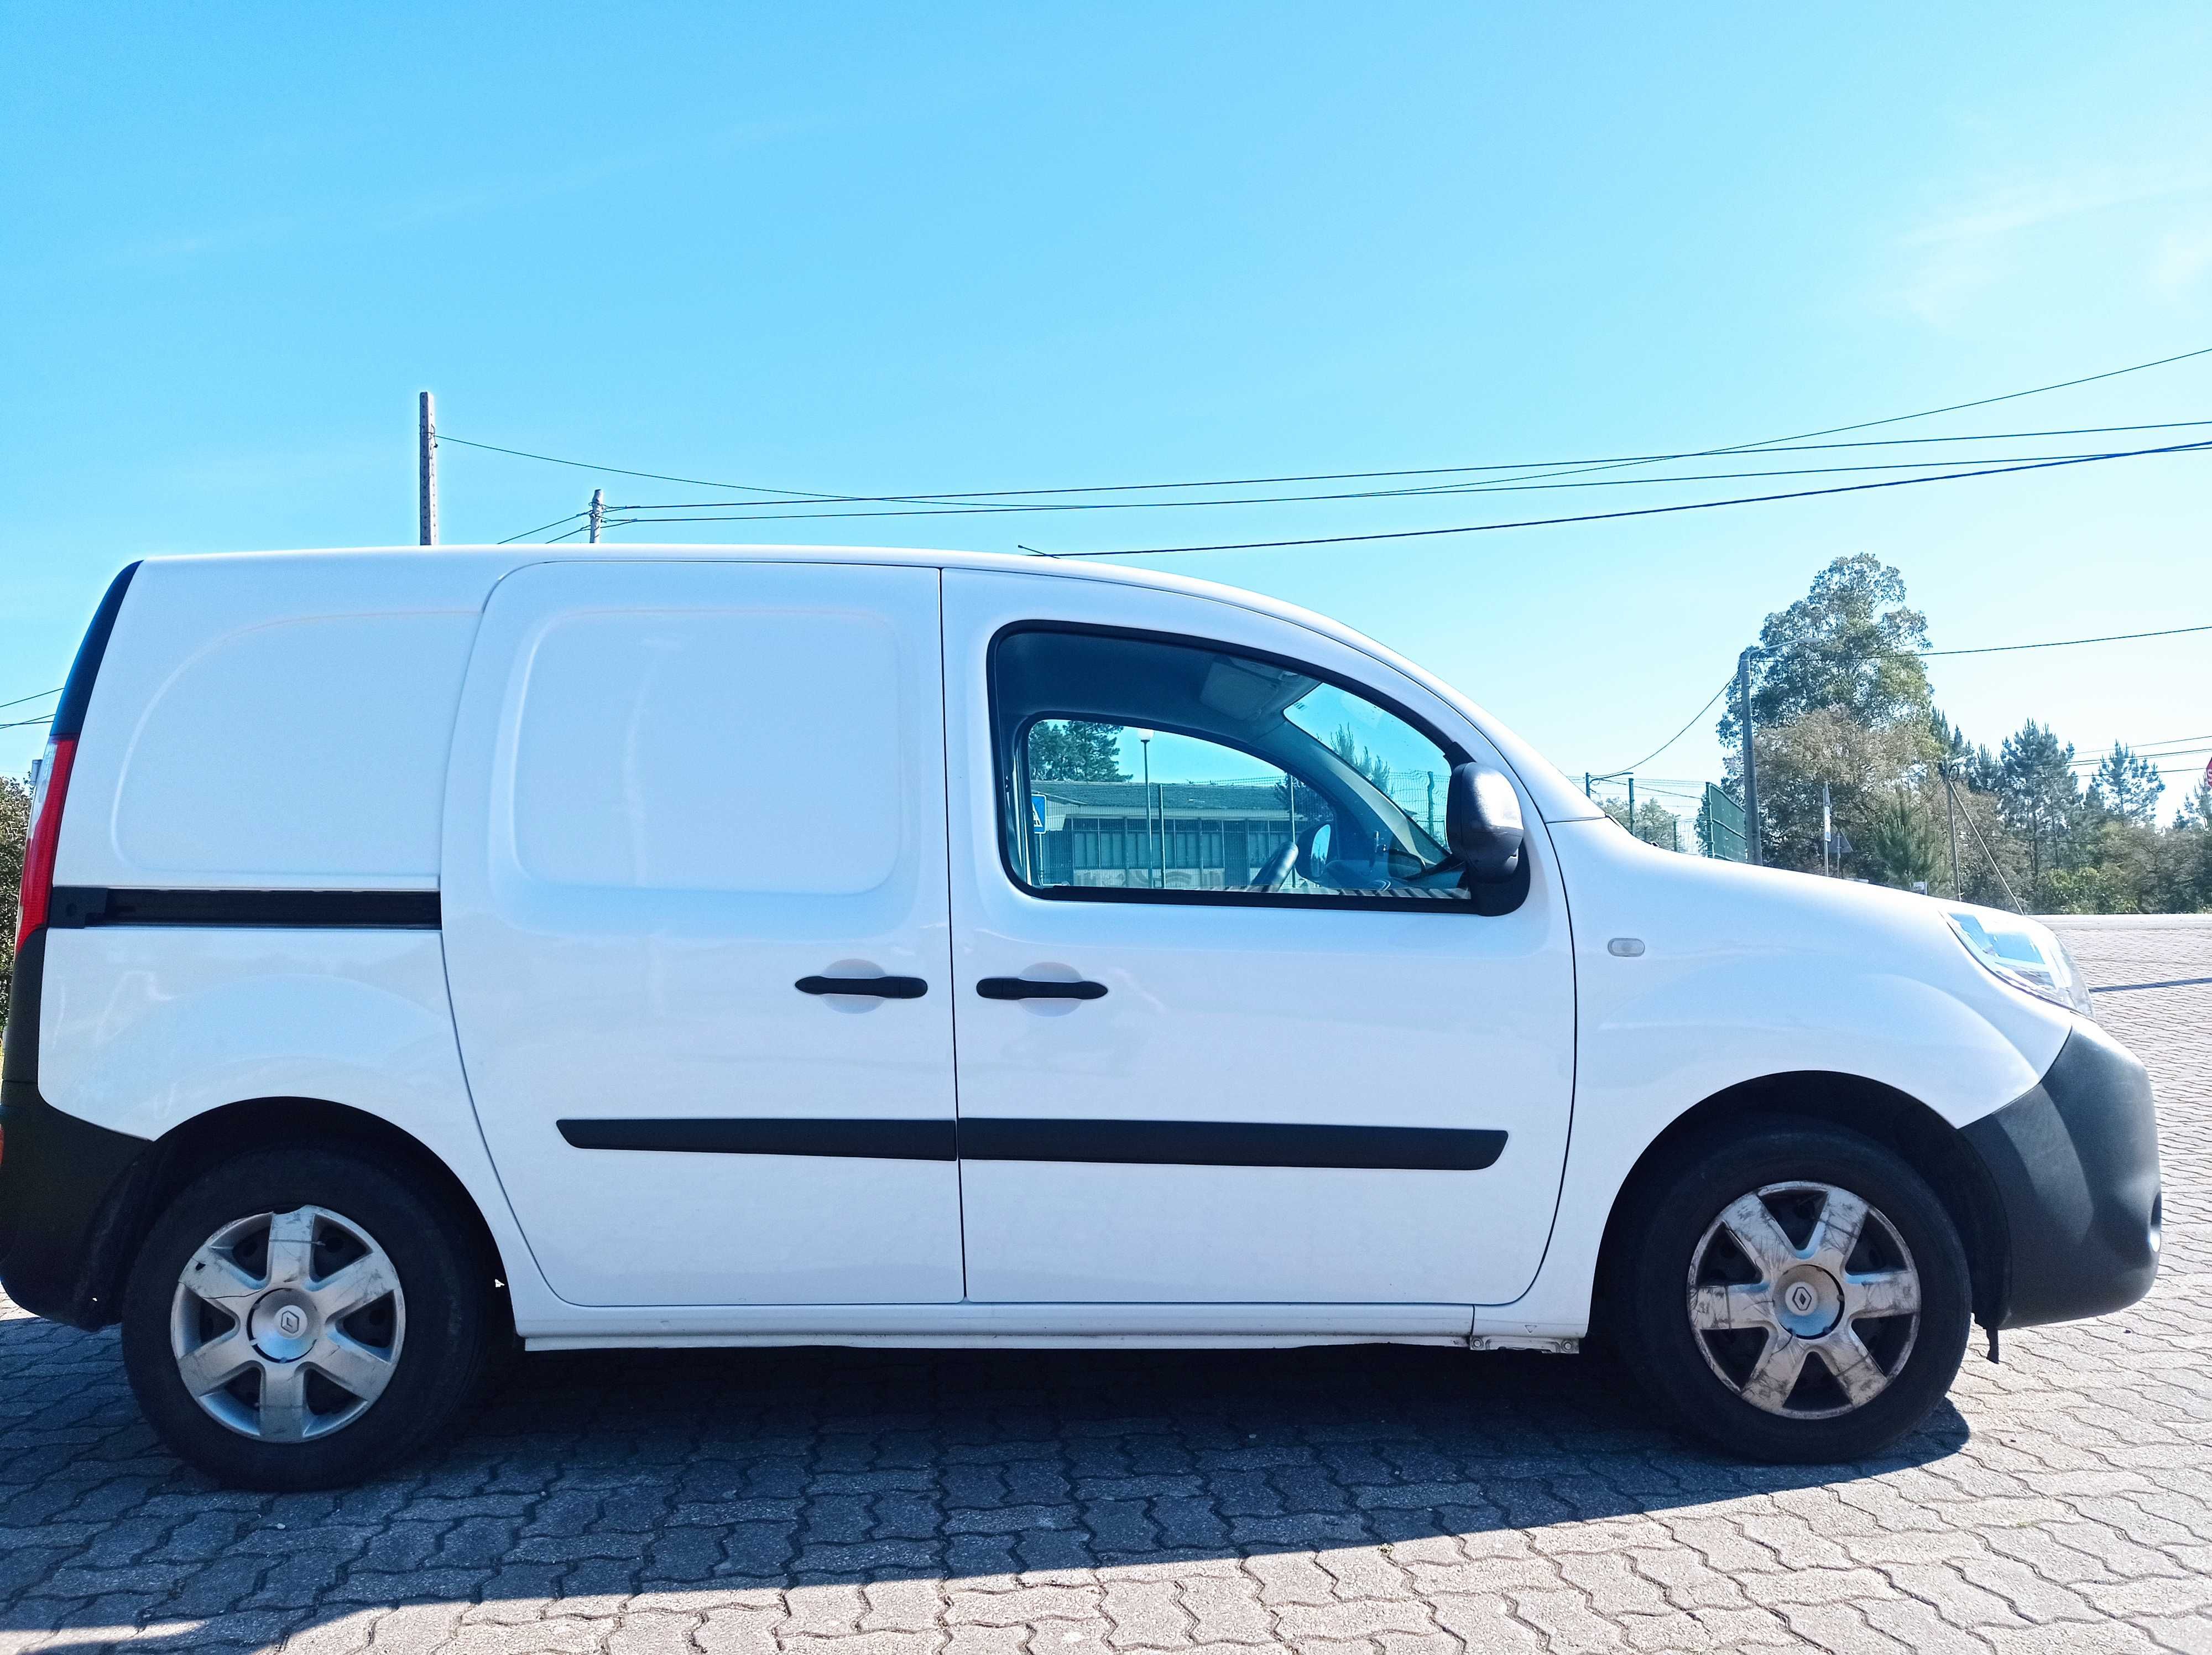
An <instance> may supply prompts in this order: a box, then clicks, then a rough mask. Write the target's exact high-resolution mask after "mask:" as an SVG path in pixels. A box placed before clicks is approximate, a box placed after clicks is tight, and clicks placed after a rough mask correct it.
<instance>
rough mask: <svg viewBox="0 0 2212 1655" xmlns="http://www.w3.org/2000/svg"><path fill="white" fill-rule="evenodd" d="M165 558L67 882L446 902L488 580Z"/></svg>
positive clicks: (84, 783)
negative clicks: (458, 763) (461, 738)
mask: <svg viewBox="0 0 2212 1655" xmlns="http://www.w3.org/2000/svg"><path fill="white" fill-rule="evenodd" d="M368 565H369V560H366V559H359V558H350V557H330V558H305V557H293V558H239V559H182V560H177V561H173V562H172V561H167V560H156V561H154V562H151V563H146V564H144V565H143V566H142V568H141V569H140V570H139V572H138V575H137V578H136V579H135V580H134V581H132V584H131V594H130V601H129V602H128V603H126V604H125V605H123V608H122V611H121V613H120V614H119V615H118V618H117V620H116V624H115V627H114V630H113V633H112V636H111V638H110V641H109V648H108V650H107V654H106V660H104V662H103V663H102V666H101V669H100V683H99V689H98V692H97V693H96V694H95V695H94V696H93V697H92V700H91V705H90V707H89V708H88V713H87V717H86V722H85V728H84V733H83V738H82V743H81V745H80V746H79V748H78V751H77V758H76V770H75V774H74V776H73V778H72V780H71V782H70V803H69V809H68V811H67V812H66V813H65V814H64V818H63V821H62V832H61V842H60V844H59V847H58V856H57V860H56V868H55V879H56V883H57V884H58V885H71V886H89V887H94V888H106V887H116V886H122V887H138V888H153V889H168V888H179V887H182V888H194V889H197V888H206V887H216V888H222V887H226V886H228V887H240V888H252V889H262V890H266V889H271V888H284V887H293V888H301V887H304V888H311V889H371V890H374V889H386V890H389V889H407V888H415V889H425V890H427V889H431V888H434V887H435V885H436V884H437V878H438V848H439V824H440V817H441V810H442V806H443V800H444V796H445V773H446V751H447V744H448V742H449V741H450V739H451V735H452V731H453V713H454V709H455V707H456V706H457V705H458V703H459V698H460V685H461V676H462V673H463V672H465V670H466V667H467V665H468V655H469V649H470V646H471V642H472V641H473V639H474V637H475V632H476V618H477V613H478V611H479V610H480V609H481V607H482V604H483V593H484V591H485V589H486V588H487V587H488V585H489V571H487V570H484V569H481V568H477V567H475V566H472V565H468V564H463V565H460V566H458V567H455V566H445V567H435V566H427V565H426V566H425V567H424V568H423V569H422V571H421V572H420V574H419V575H417V574H416V572H415V571H412V570H410V571H408V572H407V574H408V578H406V579H404V580H395V579H393V578H392V576H393V575H394V574H395V573H396V571H394V570H393V569H392V566H391V564H390V563H389V561H388V560H386V561H385V562H384V564H383V568H382V570H381V574H380V575H379V571H377V570H376V569H373V568H371V567H369V566H368Z"/></svg>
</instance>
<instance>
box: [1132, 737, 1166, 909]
mask: <svg viewBox="0 0 2212 1655" xmlns="http://www.w3.org/2000/svg"><path fill="white" fill-rule="evenodd" d="M1137 741H1138V745H1140V746H1142V747H1143V748H1144V750H1145V838H1146V841H1147V842H1148V843H1146V846H1145V849H1146V852H1148V853H1149V852H1150V851H1151V850H1152V844H1151V843H1149V842H1150V841H1151V839H1152V732H1151V731H1150V730H1139V731H1138V732H1137ZM1145 861H1146V863H1147V864H1150V862H1151V861H1152V856H1151V855H1149V854H1148V855H1146V858H1145ZM1145 877H1146V879H1150V878H1152V868H1151V867H1150V866H1147V867H1146V869H1145ZM1162 883H1165V881H1162Z"/></svg>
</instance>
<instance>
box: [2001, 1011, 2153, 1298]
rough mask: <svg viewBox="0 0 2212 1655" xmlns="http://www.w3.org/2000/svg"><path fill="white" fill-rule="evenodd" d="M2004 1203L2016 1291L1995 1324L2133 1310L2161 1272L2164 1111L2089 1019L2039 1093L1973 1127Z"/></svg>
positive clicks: (2136, 1069)
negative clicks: (2161, 1118) (2161, 1114)
mask: <svg viewBox="0 0 2212 1655" xmlns="http://www.w3.org/2000/svg"><path fill="white" fill-rule="evenodd" d="M1966 1141H1967V1142H1968V1143H1970V1144H1972V1146H1973V1147H1974V1151H1975V1153H1977V1154H1978V1155H1979V1156H1980V1157H1981V1158H1982V1161H1983V1164H1984V1165H1986V1166H1987V1167H1988V1168H1989V1171H1990V1178H1991V1179H1992V1181H1994V1182H1995V1183H1996V1188H1997V1194H1998V1196H1999V1198H2000V1200H2001V1201H2002V1203H2003V1206H2004V1214H2005V1228H2006V1232H2007V1235H2008V1252H2009V1268H2008V1272H2007V1275H2008V1289H2009V1291H2008V1293H2007V1294H2006V1302H2005V1304H2004V1306H2003V1309H2002V1313H2001V1316H2000V1317H1999V1319H1998V1321H1997V1323H1996V1325H1998V1326H2000V1327H2007V1328H2024V1327H2035V1326H2038V1325H2039V1324H2041V1323H2046V1322H2069V1321H2073V1320H2075V1319H2076V1318H2077V1317H2085V1316H2102V1315H2105V1314H2106V1312H2108V1311H2116V1310H2120V1309H2122V1308H2124V1307H2125V1306H2127V1305H2132V1304H2134V1303H2135V1302H2136V1300H2137V1299H2141V1298H2142V1296H2143V1295H2144V1294H2145V1293H2148V1292H2149V1291H2150V1287H2151V1283H2152V1282H2153V1281H2154V1280H2156V1279H2157V1276H2158V1252H2159V1223H2160V1201H2159V1169H2158V1115H2157V1110H2156V1106H2155V1104H2154V1103H2153V1101H2152V1098H2151V1087H2150V1076H2149V1074H2148V1072H2147V1071H2146V1070H2145V1069H2144V1068H2143V1066H2142V1063H2140V1062H2137V1061H2136V1057H2135V1056H2134V1054H2133V1053H2131V1052H2130V1051H2129V1050H2127V1049H2126V1048H2125V1047H2124V1046H2122V1045H2121V1044H2119V1043H2118V1042H2117V1041H2115V1040H2114V1039H2113V1038H2112V1037H2111V1036H2110V1035H2108V1034H2106V1032H2105V1031H2103V1030H2102V1029H2100V1028H2099V1027H2098V1026H2097V1025H2095V1024H2093V1023H2088V1022H2079V1023H2076V1024H2075V1028H2074V1032H2073V1034H2072V1035H2071V1036H2069V1037H2068V1039H2067V1042H2066V1044H2065V1046H2064V1048H2063V1050H2060V1052H2059V1054H2058V1056H2057V1061H2055V1062H2053V1063H2052V1064H2051V1069H2050V1072H2049V1073H2048V1074H2045V1076H2044V1077H2043V1079H2042V1080H2040V1081H2039V1082H2038V1083H2037V1084H2036V1085H2035V1086H2034V1087H2033V1088H2032V1089H2031V1090H2030V1091H2028V1092H2027V1093H2025V1094H2024V1095H2023V1096H2021V1097H2020V1098H2016V1099H2015V1100H2014V1101H2013V1102H2012V1103H2009V1104H2006V1105H2005V1106H2004V1107H2003V1108H2002V1109H2001V1110H1997V1111H1996V1113H1995V1114H1994V1115H1988V1116H1984V1117H1983V1118H1982V1119H1980V1120H1978V1121H1976V1122H1975V1123H1973V1124H1972V1125H1971V1126H1969V1127H1967V1128H1966Z"/></svg>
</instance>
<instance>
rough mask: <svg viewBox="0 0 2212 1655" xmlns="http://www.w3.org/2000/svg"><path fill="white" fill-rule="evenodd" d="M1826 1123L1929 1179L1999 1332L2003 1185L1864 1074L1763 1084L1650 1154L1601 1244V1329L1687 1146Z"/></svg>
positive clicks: (1944, 1128) (1625, 1189)
mask: <svg viewBox="0 0 2212 1655" xmlns="http://www.w3.org/2000/svg"><path fill="white" fill-rule="evenodd" d="M1759 1119H1776V1120H1780V1119H1796V1120H1813V1121H1819V1122H1821V1123H1824V1124H1826V1125H1830V1126H1836V1127H1840V1128H1842V1129H1844V1130H1846V1131H1850V1132H1855V1133H1857V1134H1858V1135H1861V1136H1862V1137H1866V1138H1870V1139H1872V1140H1873V1141H1875V1142H1876V1143H1879V1144H1881V1146H1882V1147H1885V1148H1887V1149H1890V1150H1893V1151H1894V1152H1895V1153H1897V1154H1898V1155H1899V1157H1900V1158H1901V1159H1903V1160H1904V1161H1905V1164H1906V1165H1909V1166H1911V1168H1912V1169H1913V1171H1916V1172H1917V1173H1919V1174H1920V1176H1921V1177H1923V1178H1924V1179H1926V1180H1927V1182H1928V1184H1929V1188H1930V1189H1931V1190H1933V1191H1934V1192H1935V1195H1936V1199H1937V1200H1938V1201H1939V1202H1942V1205H1943V1208H1944V1210H1945V1211H1946V1212H1947V1213H1948V1214H1949V1215H1950V1219H1951V1221H1952V1223H1953V1224H1954V1225H1955V1226H1957V1228H1958V1232H1959V1239H1960V1244H1962V1245H1963V1246H1964V1247H1965V1249H1966V1265H1967V1269H1968V1270H1969V1271H1970V1272H1971V1274H1972V1289H1973V1306H1974V1319H1975V1320H1976V1321H1977V1322H1979V1323H1982V1324H1983V1325H1984V1327H1991V1328H1994V1327H1996V1326H1998V1325H2000V1324H2001V1323H2002V1321H2003V1319H2004V1314H2005V1311H2006V1308H2007V1306H2008V1304H2009V1302H2010V1299H2011V1296H2012V1281H2011V1256H2012V1252H2011V1246H2010V1241H2009V1236H2008V1230H2007V1226H2006V1221H2005V1213H2004V1206H2003V1203H2002V1200H2001V1199H2000V1198H1999V1196H1998V1194H1997V1189H1996V1183H1995V1181H1994V1180H1993V1179H1992V1178H1991V1177H1990V1173H1989V1169H1988V1168H1987V1167H1986V1166H1984V1165H1983V1164H1982V1159H1981V1157H1980V1156H1979V1155H1978V1154H1976V1153H1974V1150H1973V1147H1972V1145H1970V1144H1969V1143H1968V1142H1967V1141H1966V1135H1965V1134H1964V1133H1962V1132H1960V1130H1959V1129H1957V1128H1956V1127H1954V1126H1953V1125H1952V1124H1951V1123H1949V1122H1948V1121H1946V1120H1945V1119H1944V1118H1943V1117H1942V1116H1941V1115H1939V1114H1937V1113H1936V1111H1935V1110H1933V1109H1931V1108H1929V1106H1928V1105H1927V1104H1924V1103H1923V1102H1921V1101H1920V1100H1919V1099H1918V1098H1914V1097H1912V1096H1911V1094H1910V1093H1907V1092H1900V1091H1899V1090H1898V1089H1897V1088H1896V1087H1894V1086H1886V1085H1884V1084H1883V1083H1882V1082H1881V1081H1879V1080H1869V1079H1867V1078H1866V1077H1865V1076H1863V1075H1857V1074H1839V1073H1836V1072H1834V1071H1832V1070H1825V1069H1808V1070H1799V1071H1795V1072H1791V1073H1787V1074H1768V1075H1762V1076H1759V1078H1757V1079H1755V1080H1745V1081H1741V1082H1739V1083H1737V1084H1735V1085H1734V1086H1728V1087H1725V1088H1723V1090H1722V1091H1720V1092H1715V1093H1714V1094H1713V1095H1712V1096H1711V1097H1710V1098H1705V1099H1704V1100H1703V1101H1701V1102H1699V1103H1698V1104H1694V1105H1692V1107H1691V1108H1689V1109H1687V1110H1684V1111H1683V1112H1682V1113H1681V1114H1680V1115H1679V1116H1677V1117H1675V1118H1674V1120H1673V1121H1672V1122H1670V1123H1668V1126H1667V1128H1666V1129H1665V1130H1663V1131H1662V1132H1661V1133H1660V1134H1659V1135H1657V1136H1656V1137H1655V1138H1654V1139H1652V1141H1650V1143H1649V1144H1647V1145H1645V1146H1644V1153H1642V1154H1641V1155H1639V1156H1638V1158H1637V1160H1636V1164H1635V1165H1633V1166H1632V1168H1630V1170H1629V1173H1628V1176H1627V1177H1626V1178H1625V1179H1624V1180H1622V1182H1621V1185H1620V1190H1618V1191H1617V1192H1616V1193H1615V1195H1614V1196H1613V1207H1612V1210H1611V1211H1610V1212H1609V1213H1608V1214H1607V1218H1606V1224H1605V1232H1604V1236H1603V1238H1602V1239H1601V1241H1600V1243H1599V1248H1598V1267H1597V1281H1596V1284H1595V1285H1596V1292H1595V1303H1594V1306H1593V1309H1594V1311H1595V1314H1594V1315H1593V1317H1592V1321H1593V1323H1596V1324H1598V1325H1601V1326H1610V1325H1611V1324H1612V1323H1613V1320H1614V1318H1615V1307H1616V1305H1617V1286H1616V1278H1617V1275H1618V1272H1619V1270H1620V1266H1621V1264H1622V1263H1623V1262H1624V1261H1623V1255H1624V1252H1625V1251H1626V1247H1627V1244H1628V1239H1629V1237H1630V1236H1631V1235H1632V1233H1633V1227H1634V1223H1635V1220H1636V1218H1637V1216H1638V1214H1640V1213H1642V1212H1643V1211H1644V1209H1645V1208H1646V1206H1647V1205H1648V1204H1649V1202H1650V1201H1651V1200H1652V1199H1653V1198H1654V1196H1656V1194H1657V1192H1658V1190H1660V1189H1661V1188H1662V1186H1663V1183H1664V1181H1665V1179H1666V1177H1667V1176H1668V1173H1669V1172H1670V1171H1672V1170H1673V1168H1674V1165H1675V1164H1676V1162H1677V1160H1678V1159H1679V1158H1680V1155H1681V1153H1683V1151H1684V1149H1685V1148H1686V1146H1688V1145H1690V1144H1691V1143H1692V1142H1694V1141H1696V1140H1697V1139H1698V1138H1699V1137H1701V1136H1703V1135H1705V1134H1707V1133H1709V1132H1712V1131H1716V1130H1718V1129H1722V1128H1723V1127H1725V1126H1726V1125H1727V1124H1728V1123H1731V1122H1744V1121H1755V1120H1759Z"/></svg>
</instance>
